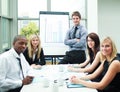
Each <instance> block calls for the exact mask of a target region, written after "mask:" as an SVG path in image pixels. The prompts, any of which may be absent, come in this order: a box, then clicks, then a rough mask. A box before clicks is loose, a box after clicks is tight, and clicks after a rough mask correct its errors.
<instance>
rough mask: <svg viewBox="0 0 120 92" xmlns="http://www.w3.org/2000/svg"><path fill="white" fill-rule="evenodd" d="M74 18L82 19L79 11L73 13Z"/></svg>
mask: <svg viewBox="0 0 120 92" xmlns="http://www.w3.org/2000/svg"><path fill="white" fill-rule="evenodd" d="M73 16H78V17H79V18H80V19H81V14H80V13H79V12H78V11H74V12H73V13H72V17H73Z"/></svg>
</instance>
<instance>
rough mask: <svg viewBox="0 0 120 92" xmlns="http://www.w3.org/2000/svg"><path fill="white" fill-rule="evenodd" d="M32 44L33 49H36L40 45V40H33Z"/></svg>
mask: <svg viewBox="0 0 120 92" xmlns="http://www.w3.org/2000/svg"><path fill="white" fill-rule="evenodd" d="M31 44H32V46H33V48H35V49H36V48H37V47H38V45H39V38H38V37H34V38H32V40H31Z"/></svg>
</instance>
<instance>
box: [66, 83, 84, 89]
mask: <svg viewBox="0 0 120 92" xmlns="http://www.w3.org/2000/svg"><path fill="white" fill-rule="evenodd" d="M67 87H68V88H81V87H85V86H84V85H82V84H72V83H67Z"/></svg>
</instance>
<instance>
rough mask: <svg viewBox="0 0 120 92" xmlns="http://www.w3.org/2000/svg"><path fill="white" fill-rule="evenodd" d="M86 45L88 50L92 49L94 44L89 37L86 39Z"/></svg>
mask: <svg viewBox="0 0 120 92" xmlns="http://www.w3.org/2000/svg"><path fill="white" fill-rule="evenodd" d="M87 45H88V47H89V48H91V49H94V46H95V42H94V41H93V40H92V39H91V38H90V37H88V38H87Z"/></svg>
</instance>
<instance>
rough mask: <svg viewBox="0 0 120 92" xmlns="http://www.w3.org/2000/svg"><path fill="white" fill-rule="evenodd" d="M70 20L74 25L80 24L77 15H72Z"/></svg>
mask: <svg viewBox="0 0 120 92" xmlns="http://www.w3.org/2000/svg"><path fill="white" fill-rule="evenodd" d="M72 20H73V23H74V25H75V26H77V25H79V24H80V18H79V16H75V15H74V16H72Z"/></svg>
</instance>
